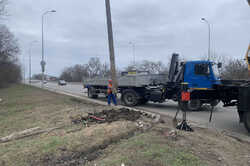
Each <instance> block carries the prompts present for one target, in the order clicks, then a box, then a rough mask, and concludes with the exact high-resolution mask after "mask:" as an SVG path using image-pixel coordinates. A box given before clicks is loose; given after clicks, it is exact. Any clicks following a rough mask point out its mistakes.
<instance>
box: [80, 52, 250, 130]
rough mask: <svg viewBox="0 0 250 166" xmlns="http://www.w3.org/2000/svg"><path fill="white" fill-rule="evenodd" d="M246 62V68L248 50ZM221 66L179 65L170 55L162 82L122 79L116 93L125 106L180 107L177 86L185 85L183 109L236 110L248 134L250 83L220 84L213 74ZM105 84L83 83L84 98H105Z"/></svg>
mask: <svg viewBox="0 0 250 166" xmlns="http://www.w3.org/2000/svg"><path fill="white" fill-rule="evenodd" d="M246 60H247V63H248V65H249V64H250V56H249V50H248V52H247V55H246ZM221 66H222V64H221V63H218V64H216V63H214V62H211V61H207V60H203V61H202V60H200V61H186V62H180V61H179V55H178V54H175V53H174V54H173V55H172V60H171V64H170V70H169V74H168V78H165V79H162V77H163V78H164V77H167V76H166V75H161V77H159V76H154V77H152V76H150V75H145V73H144V74H134V75H125V76H123V77H121V78H119V79H118V93H120V94H121V101H122V102H123V103H124V104H125V105H126V106H136V105H139V104H145V103H146V102H148V101H151V102H158V103H162V102H165V101H166V100H173V101H176V102H178V103H179V104H181V102H182V101H181V84H182V83H183V82H185V83H187V84H188V91H189V92H190V101H189V102H188V104H187V109H189V110H199V109H200V107H201V106H202V105H203V104H210V105H211V106H213V107H214V106H216V105H217V104H218V103H219V102H222V103H223V106H224V107H228V106H236V107H237V110H238V114H239V119H240V122H244V124H245V127H246V128H247V130H248V131H249V132H250V81H247V80H220V79H219V78H218V77H217V76H216V70H217V69H218V68H221ZM248 67H249V69H250V66H248ZM142 78H143V79H142ZM160 78H161V79H160ZM107 80H108V78H107V79H91V80H85V81H83V84H84V86H85V87H86V88H87V89H88V96H89V97H91V98H97V97H98V95H99V94H100V93H104V94H105V93H106V90H107Z"/></svg>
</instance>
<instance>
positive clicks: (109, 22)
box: [105, 0, 118, 91]
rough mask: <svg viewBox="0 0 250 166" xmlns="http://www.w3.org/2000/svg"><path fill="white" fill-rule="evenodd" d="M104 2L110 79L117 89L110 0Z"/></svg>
mask: <svg viewBox="0 0 250 166" xmlns="http://www.w3.org/2000/svg"><path fill="white" fill-rule="evenodd" d="M105 3H106V14H107V27H108V39H109V54H110V69H111V79H112V81H113V84H114V89H115V91H117V86H118V83H117V77H116V67H115V51H114V39H113V30H112V20H111V10H110V1H109V0H105Z"/></svg>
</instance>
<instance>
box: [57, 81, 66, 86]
mask: <svg viewBox="0 0 250 166" xmlns="http://www.w3.org/2000/svg"><path fill="white" fill-rule="evenodd" d="M58 85H62V86H63V85H67V83H66V81H65V80H59V81H58Z"/></svg>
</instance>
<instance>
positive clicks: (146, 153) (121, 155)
mask: <svg viewBox="0 0 250 166" xmlns="http://www.w3.org/2000/svg"><path fill="white" fill-rule="evenodd" d="M169 142H170V141H169V140H168V139H166V137H164V136H163V135H159V133H156V132H154V131H150V132H146V133H143V134H140V135H137V136H135V137H132V138H130V139H128V140H123V141H122V142H121V143H120V144H119V145H114V146H111V147H109V148H108V149H106V151H105V154H107V155H104V156H103V157H101V158H100V159H98V160H97V161H94V162H92V163H89V164H88V166H91V165H94V164H96V165H97V166H117V165H121V163H124V164H125V165H126V166H135V165H136V166H145V165H150V166H205V165H206V164H205V163H203V162H202V161H201V160H200V159H199V158H198V157H196V156H195V155H193V154H192V153H190V152H189V151H188V150H187V149H181V148H176V147H172V146H171V145H168V143H169Z"/></svg>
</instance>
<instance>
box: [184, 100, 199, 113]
mask: <svg viewBox="0 0 250 166" xmlns="http://www.w3.org/2000/svg"><path fill="white" fill-rule="evenodd" d="M201 106H202V103H201V101H200V100H191V101H189V102H188V105H187V107H188V109H189V110H190V111H199V110H200V109H201Z"/></svg>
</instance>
